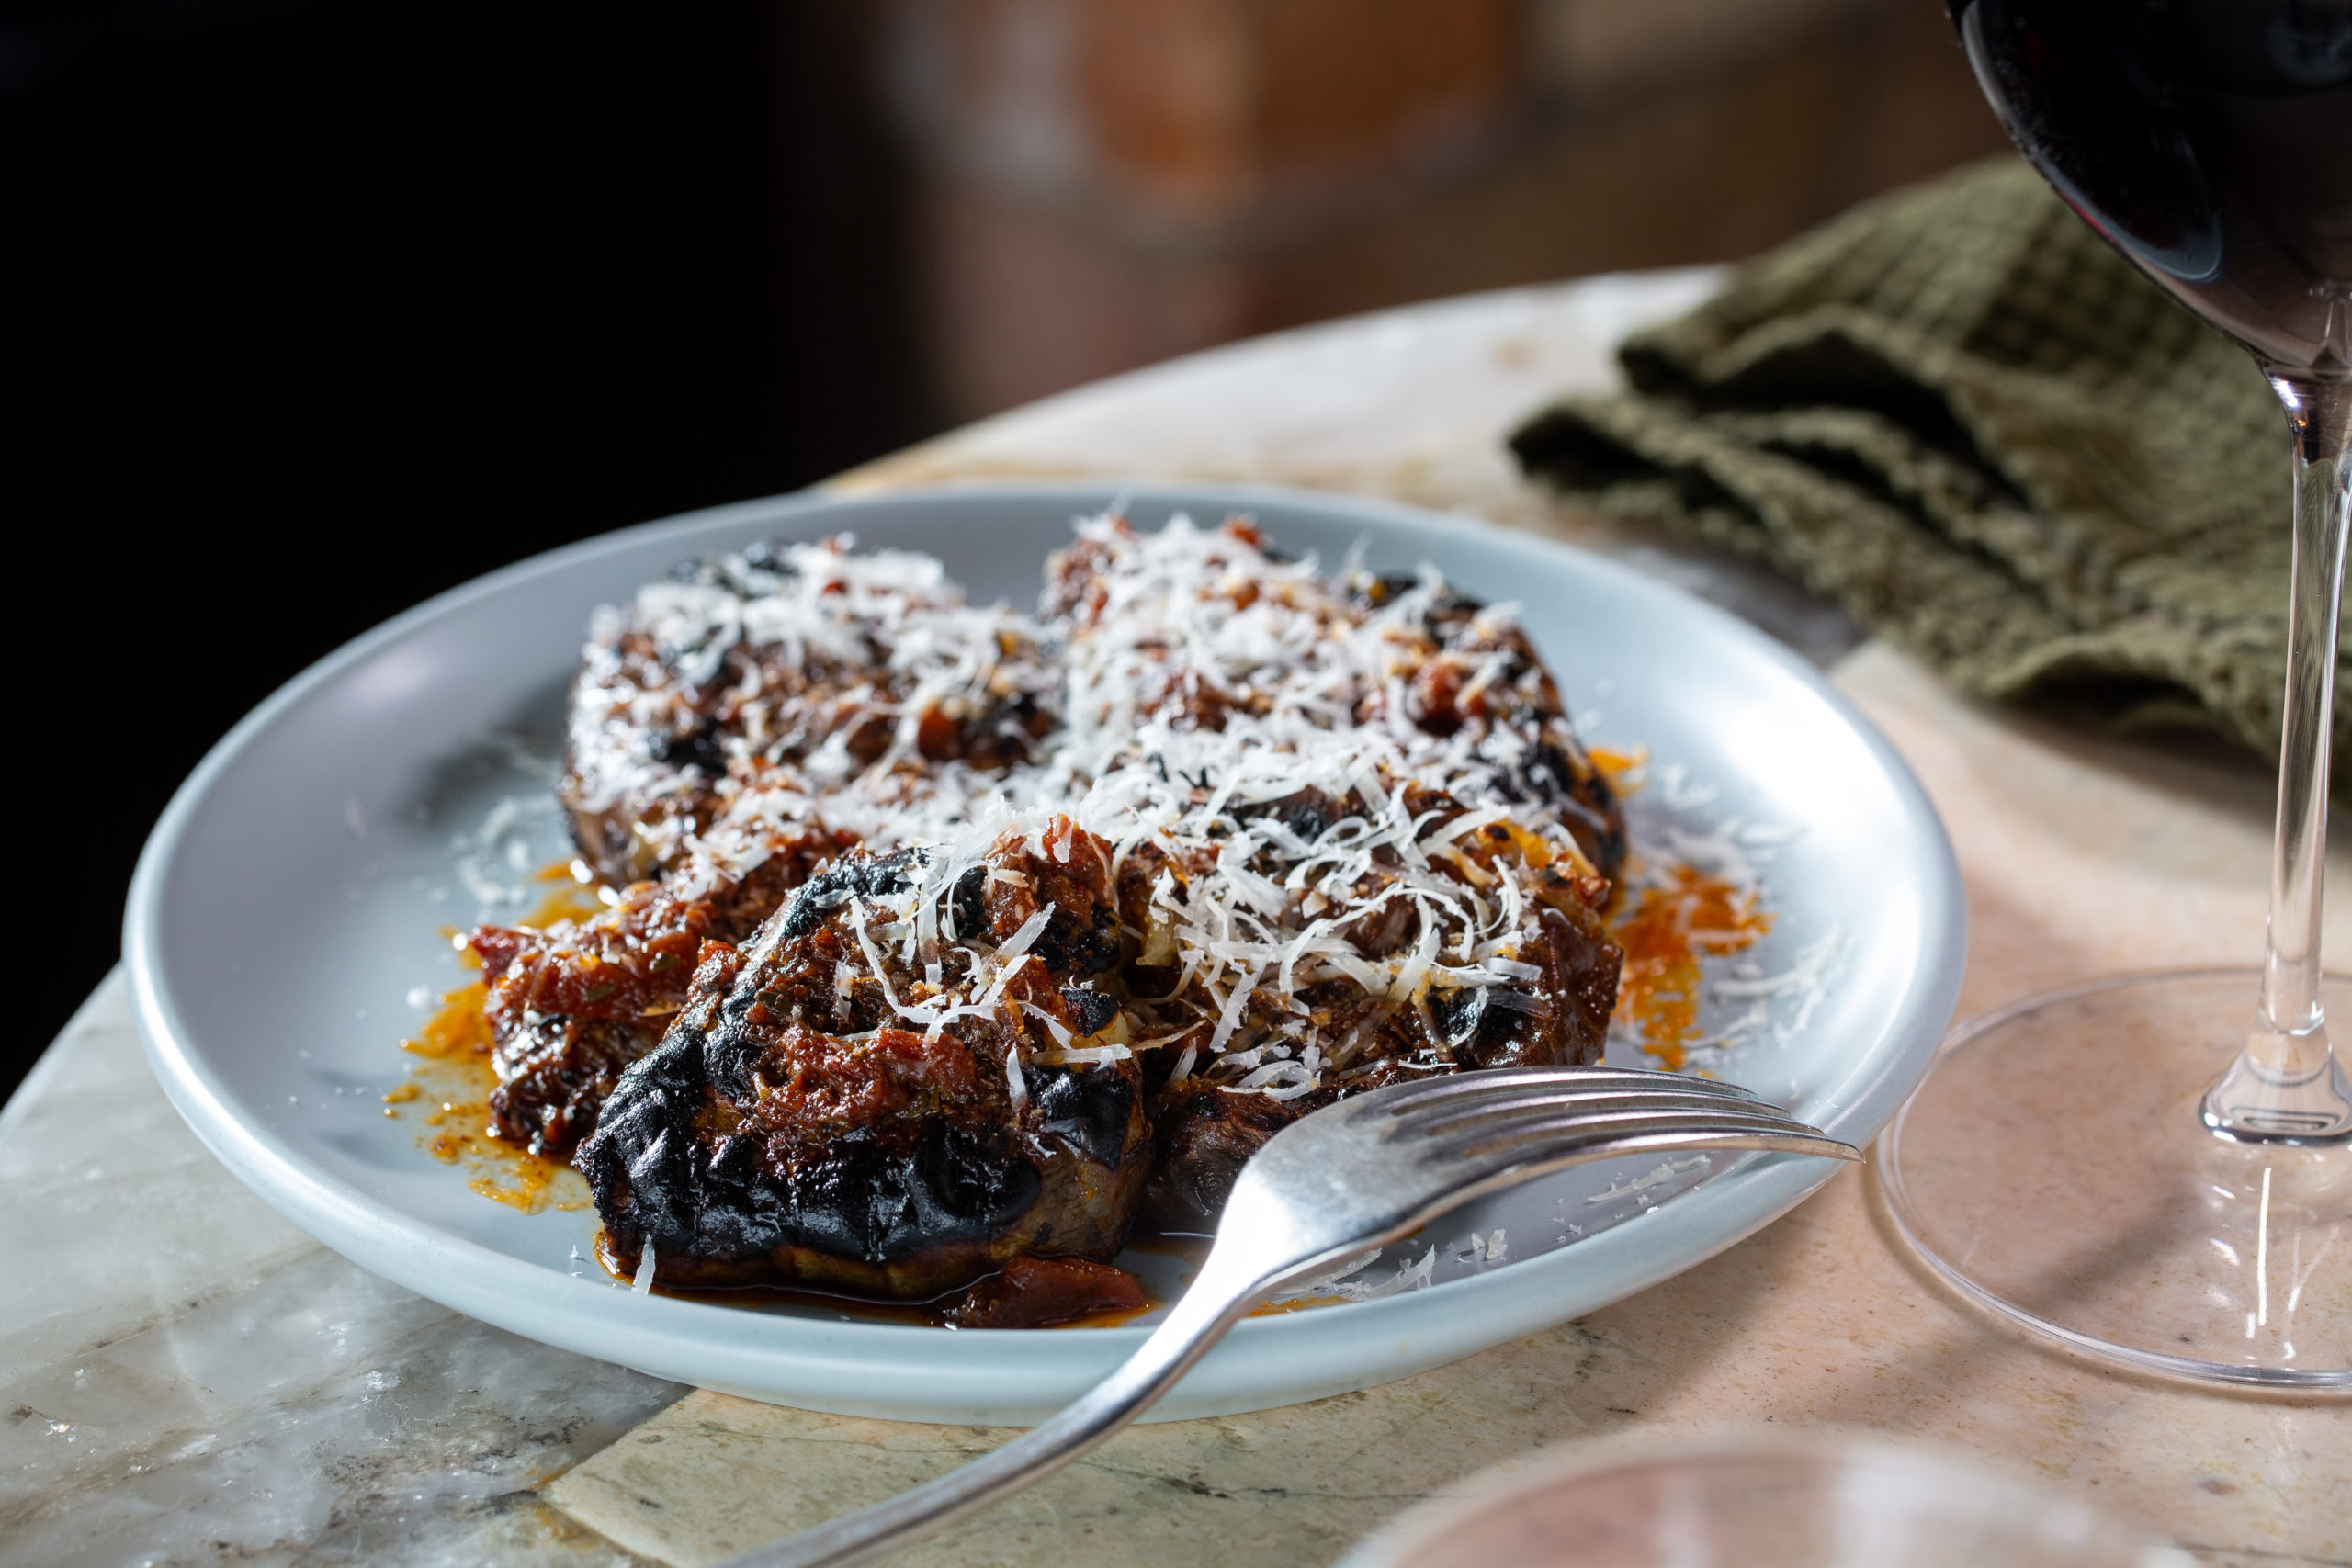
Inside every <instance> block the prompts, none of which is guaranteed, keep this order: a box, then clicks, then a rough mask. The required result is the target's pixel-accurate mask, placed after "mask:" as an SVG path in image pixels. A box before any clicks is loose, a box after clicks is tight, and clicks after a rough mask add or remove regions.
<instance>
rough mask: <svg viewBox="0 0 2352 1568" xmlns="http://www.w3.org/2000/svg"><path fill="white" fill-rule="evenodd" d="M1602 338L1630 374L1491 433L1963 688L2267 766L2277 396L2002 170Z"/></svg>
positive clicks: (1971, 175)
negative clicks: (2203, 738)
mask: <svg viewBox="0 0 2352 1568" xmlns="http://www.w3.org/2000/svg"><path fill="white" fill-rule="evenodd" d="M1620 355H1621V357H1622V359H1623V363H1624V367H1625V370H1626V374H1627V376H1628V378H1629V379H1630V381H1631V384H1632V390H1631V391H1629V392H1626V393H1622V394H1616V395H1609V396H1592V397H1577V398H1570V399H1567V400H1563V401H1561V402H1560V403H1558V404H1557V405H1555V406H1554V407H1553V408H1551V409H1549V410H1547V411H1545V412H1543V413H1542V414H1540V415H1538V416H1537V417H1536V418H1534V419H1533V420H1532V421H1531V422H1529V423H1527V424H1526V425H1524V426H1523V427H1522V428H1521V429H1520V430H1519V431H1518V433H1517V434H1515V435H1513V437H1512V438H1511V446H1512V449H1513V450H1514V451H1515V452H1516V453H1517V455H1518V457H1519V459H1520V461H1521V463H1522V464H1523V465H1524V466H1525V467H1526V468H1527V469H1528V471H1529V472H1530V473H1532V474H1534V475H1536V476H1538V477H1540V478H1542V479H1545V480H1547V481H1549V482H1551V483H1553V484H1555V485H1556V486H1558V487H1560V488H1561V489H1563V490H1565V491H1567V492H1569V493H1570V494H1571V495H1573V496H1575V497H1576V498H1577V499H1578V500H1580V501H1581V502H1585V503H1587V504H1589V506H1591V507H1593V508H1595V509H1596V510H1598V511H1600V513H1603V514H1605V515H1608V516H1610V517H1612V518H1617V519H1623V520H1629V521H1637V522H1643V523H1657V524H1661V525H1666V526H1668V527H1670V528H1674V529H1677V530H1680V531H1682V532H1684V533H1688V534H1694V535H1697V536H1701V537H1702V538H1706V539H1710V540H1713V541H1715V542H1717V543H1720V544H1723V545H1726V546H1729V547H1733V548H1735V549H1736V550H1740V551H1742V552H1745V553H1747V554H1749V555H1752V556H1755V557H1758V558H1762V559H1763V560H1765V561H1767V562H1769V563H1770V564H1771V565H1772V566H1774V567H1776V568H1778V569H1779V570H1781V571H1783V572H1785V573H1787V574H1789V575H1790V576H1792V577H1794V578H1796V579H1798V580H1800V581H1803V582H1804V583H1805V584H1806V585H1807V586H1808V587H1810V588H1812V589H1813V590H1814V591H1815V592H1819V593H1821V594H1824V595H1826V596H1827V597H1829V598H1831V599H1834V600H1836V601H1837V602H1838V604H1842V605H1844V606H1845V608H1846V609H1847V611H1848V612H1849V614H1851V615H1854V616H1855V617H1857V618H1858V619H1859V620H1860V621H1861V622H1862V623H1863V624H1864V625H1866V626H1870V627H1871V629H1872V630H1874V631H1876V632H1879V633H1882V634H1883V635H1884V636H1886V637H1890V638H1892V639H1894V641H1896V642H1897V643H1899V644H1901V645H1902V646H1904V647H1905V648H1907V649H1910V650H1912V651H1913V652H1914V653H1916V654H1917V655H1918V656H1920V657H1921V658H1923V659H1925V660H1927V661H1928V663H1930V664H1931V665H1933V666H1934V667H1935V668H1937V669H1938V670H1939V671H1942V672H1943V673H1944V675H1945V676H1946V677H1947V678H1948V679H1950V680H1951V682H1954V683H1955V684H1957V685H1958V686H1960V687H1961V688H1962V689H1963V690H1965V691H1968V692H1970V693H1973V694H1978V695H1981V696H1985V697H1992V698H1997V699H2002V700H2007V701H2015V702H2026V703H2031V704H2033V705H2036V706H2038V707H2041V708H2042V709H2044V710H2055V711H2058V712H2060V713H2062V714H2064V715H2065V716H2069V717H2073V718H2080V719H2087V720H2091V721H2094V722H2097V723H2099V724H2102V725H2105V726H2109V727H2114V728H2141V729H2144V728H2161V727H2176V726H2181V725H2192V726H2199V727H2203V728H2211V729H2214V730H2218V731H2220V732H2221V733H2222V734H2223V735H2226V736H2229V737H2231V738H2232V739H2235V740H2237V741H2240V742H2242V743H2244V744H2245V745H2246V746H2248V747H2250V748H2252V749H2254V750H2256V751H2258V752H2260V753H2262V754H2263V755H2265V756H2267V757H2269V758H2272V759H2274V760H2275V758H2276V757H2277V754H2278V734H2279V725H2280V704H2281V689H2282V686H2283V684H2284V680H2285V662H2286V605H2287V573H2288V563H2289V557H2290V528H2289V525H2288V519H2289V509H2290V499H2291V491H2290V482H2289V472H2290V469H2289V460H2288V445H2287V432H2286V424H2285V422H2284V419H2283V418H2282V416H2281V414H2280V412H2279V408H2278V402H2277V400H2275V399H2274V398H2273V397H2272V395H2271V393H2270V390H2269V389H2268V388H2267V386H2265V385H2264V384H2263V381H2262V378H2261V377H2260V375H2259V374H2258V373H2257V372H2256V370H2255V368H2254V366H2253V362H2252V361H2251V360H2250V359H2249V358H2248V357H2247V356H2246V355H2245V352H2244V351H2243V350H2241V349H2239V348H2237V347H2236V346H2234V345H2233V344H2230V343H2229V342H2227V341H2226V340H2224V339H2223V338H2222V337H2220V336H2219V335H2217V334H2216V333H2212V332H2211V331H2210V330H2208V329H2207V328H2205V327H2203V326H2202V325H2200V324H2199V322H2197V321H2195V320H2194V319H2193V318H2191V317H2190V316H2189V315H2188V313H2187V312H2186V311H2185V310H2181V309H2180V308H2179V307H2178V306H2177V305H2175V304H2174V303H2173V302H2172V301H2171V300H2170V299H2167V298H2166V297H2165V296H2164V295H2163V294H2162V293H2160V292H2159V291H2158V290H2157V289H2156V288H2154V285H2152V284H2150V283H2148V282H2147V281H2145V280H2144V279H2143V278H2142V277H2141V276H2139V275H2138V274H2136V273H2134V272H2133V271H2132V270H2131V267H2130V266H2129V265H2126V264H2125V263H2124V262H2123V260H2122V259H2121V258H2120V256H2118V255H2117V254H2115V253H2114V252H2112V251H2111V250H2109V248H2108V247H2107V246H2106V245H2105V244H2104V243H2101V242H2100V241H2099V239H2098V237H2097V236H2096V235H2095V234H2094V233H2092V231H2090V229H2089V228H2088V227H2087V226H2086V224H2084V223H2083V221H2082V220H2079V219H2077V218H2076V217H2075V216H2074V215H2073V214H2072V213H2071V212H2069V211H2067V210H2066V209H2065V208H2064V206H2062V205H2061V204H2060V203H2059V201H2058V199H2057V198H2056V197H2054V196H2052V195H2051V193H2050V191H2049V189H2048V187H2047V186H2044V185H2043V184H2042V183H2041V180H2040V179H2039V178H2038V177H2036V176H2035V175H2034V174H2033V173H2032V171H2031V170H2030V168H2028V167H2027V166H2026V165H2025V164H2023V163H2022V162H2020V161H2018V160H2016V159H2003V160H2000V161H1998V162H1996V163H1993V164H1979V165H1974V166H1972V167H1970V168H1967V169H1964V170H1962V171H1961V172H1959V173H1958V174H1955V175H1950V176H1947V177H1945V178H1943V179H1941V180H1939V181H1937V182H1935V183H1933V184H1930V185H1927V186H1918V187H1915V188H1913V189H1910V190H1906V191H1902V192H1898V193H1896V194H1895V195H1894V196H1891V197H1884V198H1883V199H1881V200H1878V201H1875V202H1872V203H1870V204H1869V205H1866V206H1864V207H1861V208H1858V209H1855V210H1854V211H1852V212H1850V213H1848V214H1846V215H1845V216H1843V217H1841V218H1839V219H1838V220H1835V221H1833V222H1831V223H1829V224H1828V225H1826V227H1824V228H1821V229H1818V230H1815V231H1813V232H1812V233H1809V234H1806V235H1804V236H1803V237H1802V238H1800V239H1798V240H1796V241H1794V242H1792V243H1790V244H1789V245H1787V246H1785V247H1784V248H1782V249H1781V250H1779V251H1776V252H1774V253H1772V254H1769V255H1767V256H1765V257H1763V258H1761V259H1760V260H1758V261H1757V262H1755V263H1753V264H1751V265H1747V266H1746V267H1744V268H1743V269H1741V271H1740V272H1739V273H1738V274H1736V276H1735V277H1734V278H1733V280H1732V282H1731V284H1730V285H1729V287H1728V288H1726V289H1725V290H1724V292H1723V293H1722V294H1721V295H1719V296H1717V297H1716V298H1715V299H1713V300H1712V301H1710V302H1709V303H1708V304H1706V305H1704V306H1702V308H1701V309H1699V310H1696V311H1694V312H1692V313H1691V314H1690V315H1688V316H1686V317H1683V318H1682V319H1681V320H1679V321H1674V322H1672V323H1670V324H1668V325H1666V326H1663V327H1659V328H1657V329H1655V330H1652V331H1649V332H1645V333H1640V334H1639V335H1637V336H1635V337H1634V338H1632V339H1630V340H1628V341H1627V342H1626V343H1625V344H1623V347H1622V349H1621V351H1620ZM2339 668H2340V661H2339ZM2345 713H2346V705H2344V704H2339V705H2338V707H2337V710H2336V714H2337V716H2336V724H2335V749H2336V754H2337V759H2338V765H2337V768H2336V771H2335V777H2336V780H2337V782H2338V784H2346V782H2347V780H2346V767H2345V766H2344V762H2345V760H2346V759H2345V751H2346V744H2347V739H2352V727H2348V726H2347V725H2346V720H2345V717H2344V715H2345Z"/></svg>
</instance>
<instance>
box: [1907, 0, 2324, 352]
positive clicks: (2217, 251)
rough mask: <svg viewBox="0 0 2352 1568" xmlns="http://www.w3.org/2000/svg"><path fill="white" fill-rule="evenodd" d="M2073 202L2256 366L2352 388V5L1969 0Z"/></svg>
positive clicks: (1987, 81)
mask: <svg viewBox="0 0 2352 1568" xmlns="http://www.w3.org/2000/svg"><path fill="white" fill-rule="evenodd" d="M1952 9H1953V20H1954V21H1955V22H1956V23H1957V24H1958V25H1959V28H1960V33H1961V39H1962V42H1963V43H1964V44H1965V45H1966V47H1967V50H1968V58H1969V62H1970V63H1971V64H1972V65H1973V66H1974V67H1975V70H1976V75H1977V80H1978V81H1979V82H1981V83H1982V84H1983V85H1984V87H1985V95H1986V96H1988V97H1990V98H1991V99H1992V100H1993V107H1994V108H1995V110H1996V112H1998V113H1999V115H2000V117H2001V119H2002V121H2003V123H2004V124H2006V125H2007V128H2008V130H2009V134H2010V135H2011V136H2013V137H2015V138H2016V139H2017V141H2018V145H2019V146H2020V147H2022V148H2023V149H2025V152H2026V153H2027V155H2028V156H2029V157H2030V158H2032V160H2033V161H2034V164H2036V166H2037V167H2039V168H2040V169H2041V174H2042V176H2043V177H2044V178H2045V179H2047V180H2049V182H2050V183H2051V185H2052V186H2055V187H2056V189H2057V191H2058V194H2059V195H2060V196H2062V197H2064V198H2065V200H2066V203H2067V205H2068V206H2070V207H2072V208H2073V209H2075V211H2076V212H2077V213H2079V214H2081V215H2082V217H2083V219H2084V220H2085V221H2086V222H2088V223H2089V224H2090V225H2091V227H2092V228H2094V229H2096V230H2098V231H2099V233H2100V234H2102V235H2104V236H2105V237H2106V238H2107V240H2108V241H2109V243H2112V244H2113V245H2115V246H2116V248H2117V249H2119V250H2120V251H2122V252H2123V254H2125V255H2127V256H2129V257H2130V258H2131V260H2132V261H2133V262H2135V263H2137V264H2138V265H2139V266H2140V269H2141V270H2142V271H2143V272H2145V273H2146V274H2147V275H2148V276H2150V277H2152V278H2154V280H2155V281H2156V282H2157V283H2159V284H2161V285H2163V286H2164V287H2165V288H2167V289H2169V290H2171V292H2172V293H2173V294H2174V295H2175V296H2177V298H2178V299H2180V301H2181V303H2183V304H2185V305H2187V306H2188V308H2189V309H2190V310H2193V311H2195V312H2196V313H2197V314H2198V315H2199V316H2201V317H2202V318H2204V319H2205V320H2206V321H2209V322H2211V324H2212V325H2214V326H2215V327H2218V328H2219V329H2221V330H2222V332H2224V333H2228V334H2229V335H2230V336H2232V337H2233V338H2235V339H2236V340H2237V341H2238V342H2240V343H2241V344H2245V346H2246V347H2247V348H2248V349H2250V350H2252V351H2253V353H2254V355H2255V357H2256V359H2258V360H2260V361H2261V362H2262V363H2263V365H2264V367H2265V368H2267V369H2268V368H2276V369H2283V370H2301V371H2309V372H2313V373H2316V374H2319V375H2322V376H2335V377H2344V376H2346V375H2352V302H2347V300H2346V286H2347V285H2352V3H2346V0H2333V3H2329V0H1959V3H1958V4H1956V5H1955V6H1953V8H1952Z"/></svg>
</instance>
